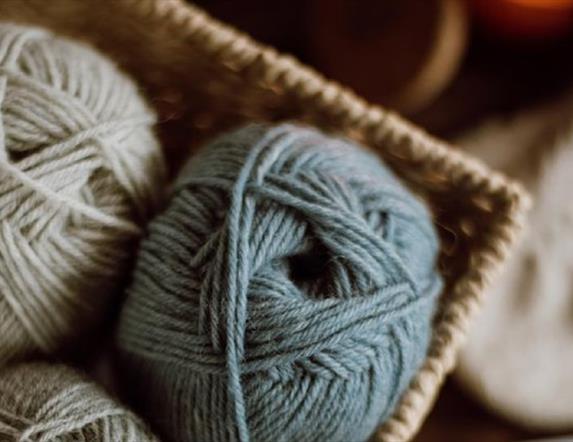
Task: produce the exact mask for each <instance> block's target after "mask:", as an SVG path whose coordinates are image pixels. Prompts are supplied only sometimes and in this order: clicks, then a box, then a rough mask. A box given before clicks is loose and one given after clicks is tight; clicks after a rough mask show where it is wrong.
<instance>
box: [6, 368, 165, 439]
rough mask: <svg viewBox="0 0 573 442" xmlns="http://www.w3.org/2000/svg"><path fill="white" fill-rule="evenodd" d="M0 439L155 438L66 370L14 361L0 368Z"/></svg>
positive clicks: (97, 390) (94, 387)
mask: <svg viewBox="0 0 573 442" xmlns="http://www.w3.org/2000/svg"><path fill="white" fill-rule="evenodd" d="M0 440H10V441H22V442H24V441H34V442H44V441H45V442H48V441H50V442H54V441H58V442H72V441H90V442H107V441H109V442H146V441H156V440H157V439H156V438H155V437H154V436H153V435H152V434H151V432H150V431H149V430H148V429H147V428H146V426H145V425H144V424H143V422H141V420H140V419H139V418H138V417H136V416H135V415H134V414H133V413H131V412H130V411H128V410H126V409H125V408H123V407H122V406H121V405H119V404H117V403H116V402H115V401H114V400H113V399H112V398H111V397H109V396H108V395H107V394H106V393H105V392H104V391H103V390H101V389H100V388H99V387H98V386H97V385H96V384H95V383H93V382H92V381H90V380H89V379H87V378H86V377H85V376H83V375H82V374H80V373H77V372H76V371H75V370H73V369H72V368H69V367H66V366H64V365H50V364H47V363H28V364H19V365H15V366H10V367H8V368H4V369H3V370H1V371H0Z"/></svg>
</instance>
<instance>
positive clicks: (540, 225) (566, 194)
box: [457, 92, 573, 431]
mask: <svg viewBox="0 0 573 442" xmlns="http://www.w3.org/2000/svg"><path fill="white" fill-rule="evenodd" d="M572 120H573V93H571V92H569V93H568V94H565V95H564V96H563V97H561V98H560V99H559V100H558V101H554V102H551V103H548V104H546V105H544V106H542V107H539V108H535V109H527V110H524V111H521V112H519V113H517V114H515V115H513V116H509V117H508V116H504V117H498V118H495V119H492V120H490V121H488V122H485V123H483V124H482V125H480V126H478V127H477V128H475V129H474V130H472V131H471V132H469V133H467V134H465V136H464V137H462V138H460V139H459V140H458V144H459V145H461V146H463V147H465V149H466V150H467V151H469V152H471V153H472V154H474V155H477V156H479V157H480V158H481V159H483V160H485V161H486V162H487V163H488V164H489V165H490V166H492V167H495V168H498V169H500V170H502V171H504V172H506V173H507V174H509V175H511V176H512V177H514V178H517V179H519V180H520V181H521V182H523V183H524V184H525V186H526V187H527V188H528V190H529V191H530V192H531V194H532V195H533V197H534V205H533V208H532V210H531V212H530V213H529V216H528V222H527V227H526V229H525V232H524V235H523V236H522V238H521V242H520V244H519V246H518V247H517V249H516V250H515V252H514V253H513V255H512V256H511V258H510V259H509V261H508V263H507V265H506V268H505V270H504V272H503V273H502V274H501V275H500V276H499V277H498V278H496V279H495V281H494V283H493V285H492V287H491V288H490V289H489V293H488V294H487V296H486V299H485V301H486V302H485V303H484V308H483V310H482V312H481V314H480V316H479V318H478V320H477V321H476V323H475V324H474V326H473V328H472V330H471V333H470V335H469V339H468V342H467V344H466V346H465V347H464V349H463V351H462V352H461V354H460V358H459V364H458V370H457V376H458V379H459V380H460V381H461V383H462V384H463V385H464V386H465V387H466V389H467V390H468V391H470V392H471V393H472V394H473V395H474V396H475V397H476V398H477V399H479V400H480V401H481V402H483V403H484V404H485V405H486V406H487V407H488V408H489V409H491V410H493V411H495V412H497V413H499V414H500V415H502V416H504V417H505V418H507V419H509V420H511V421H512V422H514V423H517V424H519V425H520V426H523V427H527V428H530V429H534V430H536V431H540V430H541V431H566V430H571V429H572V428H573V374H572V367H573V333H572V330H573V315H572V314H571V312H572V306H573V297H572V294H573V278H572V277H571V270H572V269H573V249H572V247H571V245H572V242H573V200H572V199H571V189H572V188H573V175H572V174H571V171H572V170H573V126H572V125H571V121H572Z"/></svg>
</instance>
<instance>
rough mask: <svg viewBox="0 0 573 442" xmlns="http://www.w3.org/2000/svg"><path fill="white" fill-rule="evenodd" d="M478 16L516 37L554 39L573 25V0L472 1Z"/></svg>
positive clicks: (492, 29) (486, 22) (489, 24)
mask: <svg viewBox="0 0 573 442" xmlns="http://www.w3.org/2000/svg"><path fill="white" fill-rule="evenodd" d="M471 3H472V6H473V9H474V11H475V14H476V16H477V18H478V19H479V20H480V21H481V22H482V23H483V24H484V25H485V26H486V27H487V28H488V29H490V30H491V31H493V32H495V33H496V34H498V35H501V36H504V37H509V38H512V39H526V40H531V39H533V40H541V39H553V38H558V37H561V36H563V35H565V34H567V33H568V32H569V31H571V30H572V28H573V0H471Z"/></svg>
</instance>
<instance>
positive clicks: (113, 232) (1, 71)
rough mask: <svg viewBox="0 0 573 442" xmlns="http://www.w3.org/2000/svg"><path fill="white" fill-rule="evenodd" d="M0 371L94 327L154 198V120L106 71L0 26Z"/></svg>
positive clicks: (70, 46) (158, 167) (74, 52)
mask: <svg viewBox="0 0 573 442" xmlns="http://www.w3.org/2000/svg"><path fill="white" fill-rule="evenodd" d="M0 101H1V103H2V107H1V111H0V112H1V113H0V122H1V126H0V129H1V130H0V364H1V363H5V362H7V361H9V360H15V359H20V358H24V357H28V356H30V355H31V354H33V353H37V352H42V353H52V352H54V351H56V350H58V349H60V348H61V347H62V346H63V345H65V344H67V343H68V342H70V341H72V340H73V339H75V338H78V337H79V336H80V335H82V334H83V333H84V332H85V331H86V330H88V329H90V328H91V327H93V326H94V325H95V324H97V323H98V321H99V320H101V317H102V315H103V313H104V312H105V311H106V307H108V306H109V301H110V299H111V297H113V294H114V293H116V292H117V290H118V288H119V287H118V285H119V283H120V282H121V281H122V280H123V279H124V278H125V276H124V275H125V273H126V265H127V264H128V263H129V261H130V255H131V253H130V251H131V249H133V247H132V246H131V243H132V242H133V241H134V240H135V239H136V238H137V237H138V235H139V234H140V233H141V227H140V226H141V225H142V223H143V222H144V220H145V219H146V218H148V216H149V215H150V209H151V208H152V207H154V206H155V205H156V203H157V202H158V199H159V196H160V187H161V186H160V184H161V182H162V176H163V173H164V172H163V169H164V166H163V160H162V158H161V155H160V150H159V146H158V143H157V141H156V139H155V138H154V135H153V133H152V130H151V125H152V124H153V123H154V121H155V117H154V114H153V113H152V112H151V111H150V109H149V108H148V107H147V106H146V105H145V103H144V102H143V100H142V98H141V97H140V95H139V94H138V92H137V90H136V87H135V85H134V84H133V83H132V82H131V81H130V80H129V79H128V78H126V77H125V76H124V75H123V74H121V73H120V72H119V71H118V69H117V68H116V67H115V66H114V65H113V64H112V62H111V61H109V60H107V59H105V58H104V57H103V56H101V55H99V54H98V53H96V52H95V51H94V50H92V49H89V48H88V47H85V46H83V45H81V44H79V43H75V42H71V41H68V40H66V39H63V38H58V37H55V36H54V35H52V34H50V33H49V32H47V31H44V30H40V29H36V28H28V27H22V26H15V25H11V24H2V25H0Z"/></svg>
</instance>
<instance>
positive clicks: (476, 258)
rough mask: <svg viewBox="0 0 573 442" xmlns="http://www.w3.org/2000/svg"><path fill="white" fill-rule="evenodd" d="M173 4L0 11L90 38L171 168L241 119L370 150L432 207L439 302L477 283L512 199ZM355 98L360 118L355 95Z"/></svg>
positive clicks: (420, 137)
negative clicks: (273, 68)
mask: <svg viewBox="0 0 573 442" xmlns="http://www.w3.org/2000/svg"><path fill="white" fill-rule="evenodd" d="M173 2H175V3H177V2H178V0H164V2H163V4H164V6H165V7H164V8H163V7H161V8H159V7H155V9H153V7H152V5H153V4H154V3H156V2H155V1H154V0H140V1H138V0H113V1H107V2H102V1H101V0H82V1H77V0H50V1H46V0H19V1H13V0H0V17H2V19H3V20H12V21H17V22H22V23H29V24H38V25H43V26H46V27H48V28H51V29H53V30H55V31H57V32H59V33H62V34H65V35H68V36H73V37H77V38H80V39H82V40H85V41H88V42H89V43H91V44H93V45H95V46H97V47H98V48H100V49H101V50H102V51H103V52H104V53H105V54H107V55H109V56H111V57H112V58H113V59H115V61H116V62H117V63H119V64H120V65H121V66H122V67H123V68H124V69H125V70H126V71H127V72H129V73H130V74H132V76H133V77H135V79H136V80H137V81H138V82H139V84H140V85H141V87H142V89H143V91H144V92H145V94H146V95H147V97H148V98H149V100H150V102H151V103H152V105H153V106H154V107H155V108H156V110H157V111H158V113H159V115H160V125H159V132H160V136H161V138H162V141H163V145H164V146H165V152H166V155H167V158H168V161H169V163H170V165H171V166H172V171H173V172H174V173H175V172H176V169H177V167H178V165H180V164H181V163H182V160H183V159H184V158H185V157H186V156H188V155H189V153H190V152H191V151H192V150H193V149H194V148H195V147H196V146H198V145H199V144H201V143H202V142H204V141H205V140H206V139H207V138H209V137H211V136H213V135H214V134H216V133H218V132H221V131H222V130H224V129H227V128H229V127H232V126H235V125H237V124H240V123H241V122H244V121H248V120H259V121H260V120H262V121H279V120H297V121H302V122H306V123H310V124H313V125H316V126H319V127H321V128H322V129H324V130H327V131H332V132H335V133H341V134H344V135H346V136H349V137H351V138H354V139H356V140H357V141H360V142H362V143H364V144H365V145H368V146H370V147H371V148H373V149H376V150H377V151H378V152H379V153H380V154H381V155H382V157H383V158H384V159H385V160H386V161H387V162H388V163H389V164H390V166H391V167H392V168H393V169H394V170H395V171H396V173H397V174H398V175H400V176H401V177H402V178H403V179H404V180H405V181H406V183H407V184H408V185H409V186H410V187H411V188H413V189H414V190H416V191H417V192H418V193H420V194H421V195H422V196H423V197H424V198H425V199H426V201H427V202H428V203H429V205H430V206H431V208H432V209H433V214H434V216H435V222H436V225H437V226H438V227H439V231H440V235H441V239H442V247H441V256H440V269H441V271H442V274H443V275H444V277H445V280H446V282H447V289H446V291H445V294H446V295H445V296H443V297H442V305H444V304H448V303H451V302H452V301H454V300H455V297H456V296H462V295H460V294H458V293H457V292H458V290H452V289H454V288H455V287H456V285H457V284H458V283H459V282H460V281H462V279H464V278H466V281H467V280H468V278H473V279H472V282H474V283H477V284H478V285H480V284H482V280H481V278H480V275H481V273H482V272H481V268H480V267H481V266H482V264H483V262H481V261H480V259H481V258H480V257H482V256H483V252H484V250H486V249H488V248H491V243H492V238H501V240H502V241H503V242H510V237H511V235H510V233H511V232H510V230H511V225H510V224H511V223H510V222H508V219H510V218H511V217H513V216H515V213H516V211H518V209H517V208H516V205H518V204H519V196H518V195H514V197H512V196H511V192H505V193H503V192H500V191H499V190H498V189H493V188H490V187H488V185H487V183H479V182H476V180H472V179H469V178H468V176H467V175H466V174H464V173H460V174H455V173H452V171H451V169H449V168H444V167H441V166H440V165H439V164H438V163H439V162H438V161H433V160H432V158H431V156H428V155H424V154H420V155H416V154H413V153H412V152H413V151H412V149H410V147H411V145H412V143H418V144H424V143H427V144H432V143H436V142H435V141H432V140H431V139H430V138H427V139H426V136H425V135H424V134H421V133H417V134H415V136H413V137H410V136H409V131H410V130H411V128H410V127H409V126H405V127H404V128H403V130H402V133H398V134H396V132H392V131H391V130H390V129H388V130H387V129H385V127H384V125H385V124H386V119H387V118H391V117H392V114H388V115H390V117H388V116H387V115H386V114H384V113H382V114H381V118H380V124H379V125H378V126H379V127H377V128H374V127H372V126H369V125H367V124H366V123H365V124H364V125H362V122H361V120H360V117H359V116H358V117H356V118H349V112H348V109H347V110H346V111H344V112H341V111H339V110H338V109H337V108H336V107H333V106H328V105H324V104H323V103H326V102H327V101H328V100H329V99H330V98H329V97H330V96H331V95H336V94H339V96H338V100H339V101H340V100H342V101H344V100H345V99H346V98H345V97H347V95H345V93H347V92H345V93H343V94H341V93H340V90H339V89H338V88H337V87H336V86H334V85H333V84H331V83H326V84H325V83H322V82H321V80H320V78H319V77H314V76H313V75H310V76H307V78H308V81H309V82H310V81H314V82H318V83H317V84H316V85H311V86H316V88H317V91H318V92H317V93H316V94H308V93H307V94H302V93H299V92H298V91H299V89H300V88H301V87H303V85H300V84H297V83H296V81H295V80H293V81H295V83H293V84H289V81H290V78H288V76H284V74H281V72H280V71H277V73H276V74H275V73H273V72H269V71H265V70H262V69H261V68H260V66H261V64H260V63H257V61H258V60H257V59H258V58H262V57H265V56H266V55H264V54H261V53H260V52H258V51H253V50H251V49H250V48H249V47H248V46H249V44H250V41H249V40H245V39H240V38H239V39H236V40H232V38H233V35H231V36H230V38H231V40H232V41H231V42H230V43H229V45H228V46H227V47H226V48H220V49H213V48H214V46H215V45H214V42H213V35H212V34H211V33H209V32H206V31H204V29H203V27H202V25H203V24H204V22H205V21H207V20H208V18H206V17H205V16H204V15H203V14H202V13H198V14H196V15H195V16H194V17H193V18H190V17H189V14H188V13H181V14H179V13H178V12H177V11H178V10H179V8H171V6H172V4H173ZM163 9H164V10H163ZM219 31H220V32H221V33H223V34H224V33H225V32H228V31H227V30H226V29H220V30H219ZM271 56H272V54H271ZM279 61H280V62H286V61H285V59H282V58H281V60H279ZM281 75H283V76H282V77H281ZM307 86H308V85H307ZM340 94H341V95H340ZM350 95H351V94H350ZM353 103H354V105H355V106H356V109H357V115H359V114H360V112H361V106H362V104H361V101H360V100H359V99H356V101H355V102H354V101H353ZM364 106H366V104H365V103H364ZM386 130H387V132H388V133H387V134H386V135H385V141H378V142H376V143H375V144H374V143H373V142H372V136H371V135H372V133H373V131H378V132H376V133H378V134H379V133H380V131H386ZM414 139H415V140H414ZM378 140H380V137H378ZM413 140H414V141H413ZM458 162H459V163H460V164H458V165H457V166H456V167H458V168H462V169H463V167H465V166H464V160H463V158H462V159H459V161H458ZM478 181H479V180H478ZM508 226H509V227H508ZM494 252H495V251H494ZM495 253H499V252H495ZM438 320H439V319H438Z"/></svg>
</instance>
